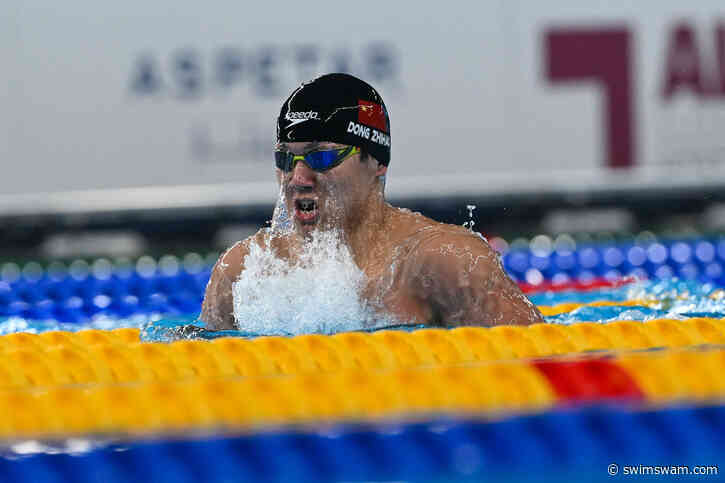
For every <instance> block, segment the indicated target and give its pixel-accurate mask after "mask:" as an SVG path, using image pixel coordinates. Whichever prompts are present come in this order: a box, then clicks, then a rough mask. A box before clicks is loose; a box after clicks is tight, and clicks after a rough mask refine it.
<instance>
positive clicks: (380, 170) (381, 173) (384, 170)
mask: <svg viewBox="0 0 725 483" xmlns="http://www.w3.org/2000/svg"><path fill="white" fill-rule="evenodd" d="M387 172H388V167H387V166H385V165H384V164H380V163H378V169H377V170H375V176H385V173H387Z"/></svg>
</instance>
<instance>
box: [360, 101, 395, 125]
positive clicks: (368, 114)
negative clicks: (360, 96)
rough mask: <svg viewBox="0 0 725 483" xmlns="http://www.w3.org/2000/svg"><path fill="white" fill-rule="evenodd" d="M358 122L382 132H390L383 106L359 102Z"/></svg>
mask: <svg viewBox="0 0 725 483" xmlns="http://www.w3.org/2000/svg"><path fill="white" fill-rule="evenodd" d="M358 107H359V109H358V114H357V120H358V122H360V123H362V124H365V125H367V126H370V127H374V128H375V129H378V130H380V131H384V132H388V125H387V123H386V122H385V111H383V106H381V105H380V104H375V103H374V102H369V101H363V100H358Z"/></svg>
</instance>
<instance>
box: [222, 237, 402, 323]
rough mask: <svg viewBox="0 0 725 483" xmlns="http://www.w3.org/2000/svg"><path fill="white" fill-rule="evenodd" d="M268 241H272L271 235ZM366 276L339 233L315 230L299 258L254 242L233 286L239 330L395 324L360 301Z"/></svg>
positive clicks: (304, 244)
mask: <svg viewBox="0 0 725 483" xmlns="http://www.w3.org/2000/svg"><path fill="white" fill-rule="evenodd" d="M267 239H268V240H269V239H270V237H267ZM364 283H365V274H364V273H363V272H362V271H361V270H360V269H359V268H358V267H357V265H356V264H355V262H354V260H353V258H352V255H351V254H350V250H349V249H348V247H347V246H346V245H345V243H343V242H342V241H341V237H340V236H339V233H338V232H337V231H335V230H329V231H324V232H320V231H316V232H314V233H313V234H312V236H311V238H310V239H309V240H306V241H305V242H304V243H303V248H302V250H301V251H300V254H299V259H298V260H297V261H294V262H291V261H288V260H283V259H281V258H279V257H277V256H276V255H275V253H274V252H273V250H272V249H271V248H270V246H269V245H266V246H259V245H257V244H256V243H252V244H251V246H250V251H249V254H248V255H247V256H246V258H245V259H244V271H243V272H242V273H241V275H240V276H239V279H238V280H237V281H236V282H235V283H234V285H233V297H234V317H235V320H236V324H237V327H238V329H239V330H241V331H245V332H247V331H248V332H252V333H255V334H260V335H261V334H289V335H297V334H303V333H322V334H331V333H336V332H343V331H349V330H360V329H363V328H373V327H380V326H384V325H391V323H394V322H392V321H391V320H388V319H385V318H384V317H383V316H380V315H377V314H376V312H375V311H374V310H373V309H372V308H371V307H370V306H369V304H368V303H366V302H365V301H363V300H362V299H361V297H360V293H361V290H362V289H363V287H364Z"/></svg>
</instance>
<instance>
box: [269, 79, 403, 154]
mask: <svg viewBox="0 0 725 483" xmlns="http://www.w3.org/2000/svg"><path fill="white" fill-rule="evenodd" d="M297 141H331V142H336V143H340V144H347V145H350V146H359V147H361V148H364V149H365V150H366V151H367V152H369V153H370V154H371V155H372V156H374V157H375V159H377V160H378V161H379V162H380V163H381V164H384V165H385V166H387V165H388V163H390V119H389V118H388V110H387V109H386V108H385V104H384V103H383V99H382V98H381V97H380V94H378V93H377V91H376V90H375V89H373V88H372V86H370V84H368V83H367V82H364V81H362V80H360V79H358V78H357V77H354V76H351V75H349V74H327V75H323V76H321V77H318V78H316V79H313V80H311V81H309V82H305V83H303V84H302V85H301V86H299V87H298V88H297V89H295V91H294V92H293V93H292V95H291V96H289V98H288V99H287V100H286V101H285V103H284V104H283V105H282V110H281V111H280V113H279V118H277V142H278V143H280V142H297Z"/></svg>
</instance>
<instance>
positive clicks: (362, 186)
mask: <svg viewBox="0 0 725 483" xmlns="http://www.w3.org/2000/svg"><path fill="white" fill-rule="evenodd" d="M344 147H346V146H345V145H344V144H338V143H332V142H291V143H279V144H278V145H277V146H276V147H275V149H276V150H287V151H289V152H291V153H294V154H298V155H301V154H305V153H308V152H311V151H321V150H328V149H339V148H344ZM385 171H386V167H385V166H382V165H378V163H377V161H375V160H374V159H373V158H371V157H368V158H367V159H365V160H361V159H360V154H354V155H352V156H348V157H347V158H346V159H345V160H344V161H343V162H342V163H341V164H339V165H337V166H335V167H334V168H332V169H329V170H327V171H324V172H322V173H320V172H317V171H314V170H313V169H311V168H310V167H309V166H307V164H306V163H304V162H301V161H299V162H297V164H296V165H295V167H294V169H293V170H292V171H290V172H289V173H285V172H284V171H282V170H280V169H279V168H276V175H277V181H278V182H279V183H280V185H281V186H282V188H283V192H284V195H285V200H284V201H285V204H286V207H287V212H288V213H289V214H290V216H291V218H292V220H293V221H294V226H295V229H296V230H297V231H298V232H299V233H301V234H308V233H310V232H312V231H313V230H315V229H322V230H327V229H331V228H345V227H347V226H350V225H351V224H354V222H355V220H356V219H359V218H360V217H361V216H362V215H363V214H364V213H363V210H365V209H366V207H367V206H368V201H369V199H370V196H371V195H372V194H373V193H374V192H375V190H376V189H377V186H378V177H379V176H381V175H383V174H385Z"/></svg>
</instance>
